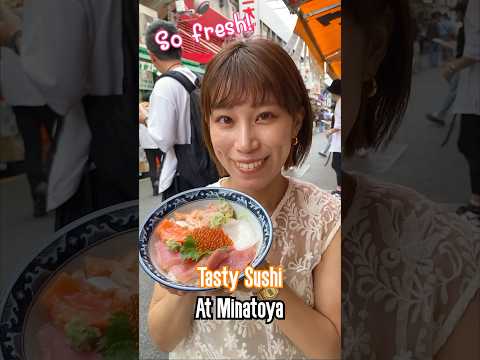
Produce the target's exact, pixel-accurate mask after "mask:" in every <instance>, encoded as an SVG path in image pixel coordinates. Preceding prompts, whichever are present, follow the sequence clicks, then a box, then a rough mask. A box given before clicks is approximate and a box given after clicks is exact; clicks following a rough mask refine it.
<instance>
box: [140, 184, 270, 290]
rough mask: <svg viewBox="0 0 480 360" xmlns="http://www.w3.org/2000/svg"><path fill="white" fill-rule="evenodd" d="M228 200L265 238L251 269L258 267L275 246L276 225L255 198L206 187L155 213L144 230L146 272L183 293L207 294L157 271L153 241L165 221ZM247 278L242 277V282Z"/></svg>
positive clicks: (142, 254) (175, 199) (175, 198)
mask: <svg viewBox="0 0 480 360" xmlns="http://www.w3.org/2000/svg"><path fill="white" fill-rule="evenodd" d="M218 200H226V201H228V202H229V203H230V204H231V205H232V206H233V208H234V209H235V212H236V213H237V214H239V213H240V214H242V215H243V216H245V217H246V218H248V220H249V221H250V223H251V224H252V225H253V226H255V227H256V228H257V230H258V232H259V233H260V234H261V242H260V244H259V245H258V249H257V254H256V256H255V258H254V259H253V261H252V263H251V266H252V267H256V266H258V265H259V264H260V263H261V262H262V261H263V260H264V259H265V257H266V256H267V254H268V251H269V250H270V247H271V246H272V236H273V231H272V221H271V220H270V217H269V216H268V213H267V211H266V210H265V209H264V208H263V207H262V206H261V205H260V204H259V203H258V202H257V201H256V200H255V199H253V198H252V197H250V196H248V195H246V194H244V193H241V192H239V191H235V190H231V189H225V188H215V187H203V188H197V189H192V190H188V191H185V192H182V193H180V194H177V195H175V196H173V197H171V198H169V199H167V200H166V201H164V202H163V203H162V204H161V205H160V207H159V208H158V209H157V210H155V211H154V212H153V213H152V214H151V215H150V216H149V217H148V218H147V220H146V221H145V223H144V225H143V226H142V227H141V229H140V237H139V259H140V264H141V265H142V267H143V269H144V270H145V272H146V273H147V274H148V275H149V276H150V277H151V278H152V279H154V280H155V281H157V282H158V283H160V284H162V285H164V286H167V287H170V288H173V289H175V290H181V291H206V290H211V289H204V288H200V287H197V286H194V285H188V284H183V283H180V282H178V281H175V280H174V279H171V278H169V277H167V276H166V274H165V273H164V272H163V271H161V270H159V269H157V267H156V266H155V265H154V263H153V260H152V257H151V243H150V241H151V239H152V234H153V232H154V230H155V227H156V226H157V224H158V223H160V222H161V221H162V220H163V219H166V218H169V217H172V216H173V214H174V213H175V212H176V211H181V212H189V211H192V210H194V209H197V208H204V207H207V206H208V204H209V203H210V202H214V201H218ZM243 277H244V274H243V273H241V274H240V279H242V278H243Z"/></svg>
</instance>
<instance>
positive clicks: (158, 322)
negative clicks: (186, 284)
mask: <svg viewBox="0 0 480 360" xmlns="http://www.w3.org/2000/svg"><path fill="white" fill-rule="evenodd" d="M196 298H197V296H196V293H183V294H182V295H175V294H172V293H170V292H169V291H168V290H166V289H164V288H162V287H161V286H160V285H158V284H155V287H154V289H153V295H152V300H151V301H150V308H149V311H148V329H149V332H150V337H151V338H152V341H153V342H154V343H155V344H156V345H157V346H158V348H159V349H160V350H162V351H164V352H170V351H172V350H173V349H175V347H176V346H177V345H178V343H179V342H180V341H181V340H182V339H183V338H185V337H186V336H187V335H188V333H189V331H190V329H191V327H192V319H193V311H194V309H193V308H194V306H195V301H196Z"/></svg>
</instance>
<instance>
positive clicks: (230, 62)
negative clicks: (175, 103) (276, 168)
mask: <svg viewBox="0 0 480 360" xmlns="http://www.w3.org/2000/svg"><path fill="white" fill-rule="evenodd" d="M272 98H273V99H275V100H276V101H277V103H278V105H280V106H281V107H282V108H284V109H285V110H286V111H287V112H288V113H289V114H290V115H291V116H292V117H293V118H295V116H298V114H299V113H303V114H304V116H303V119H302V125H301V128H300V131H299V132H298V136H297V138H298V143H297V144H296V145H292V148H291V150H290V155H289V157H288V160H287V162H286V163H285V165H284V168H285V169H287V168H289V167H290V166H299V165H301V164H302V163H303V161H304V160H305V158H306V156H307V154H308V152H309V150H310V146H311V143H312V126H313V121H312V120H313V119H312V109H311V105H310V100H309V98H308V91H307V89H306V87H305V84H304V82H303V79H302V76H301V75H300V72H299V71H298V69H297V67H296V65H295V63H294V62H293V60H292V58H291V57H290V56H289V55H288V53H287V52H286V51H285V50H284V49H283V48H282V47H281V46H280V45H278V44H276V43H274V42H272V41H270V40H265V39H252V40H246V41H235V42H232V43H229V44H227V45H226V46H225V47H224V48H223V49H222V50H221V51H220V52H219V53H218V54H217V55H216V56H215V58H214V59H213V60H212V61H211V62H210V63H209V64H208V65H207V69H206V73H205V76H204V78H203V80H202V112H203V115H202V116H203V121H202V128H203V138H204V141H205V144H206V146H207V148H208V151H209V153H210V156H211V157H212V158H213V159H214V160H215V163H216V165H217V168H218V171H219V173H220V175H221V176H225V175H227V173H226V171H225V169H224V168H223V166H222V165H221V164H220V162H219V161H218V159H217V157H216V156H215V153H214V151H213V147H212V140H211V138H210V116H211V114H212V111H213V109H216V108H225V107H232V106H235V105H240V104H243V103H245V102H248V101H252V102H253V106H257V105H260V104H262V103H264V102H266V101H267V100H269V99H272Z"/></svg>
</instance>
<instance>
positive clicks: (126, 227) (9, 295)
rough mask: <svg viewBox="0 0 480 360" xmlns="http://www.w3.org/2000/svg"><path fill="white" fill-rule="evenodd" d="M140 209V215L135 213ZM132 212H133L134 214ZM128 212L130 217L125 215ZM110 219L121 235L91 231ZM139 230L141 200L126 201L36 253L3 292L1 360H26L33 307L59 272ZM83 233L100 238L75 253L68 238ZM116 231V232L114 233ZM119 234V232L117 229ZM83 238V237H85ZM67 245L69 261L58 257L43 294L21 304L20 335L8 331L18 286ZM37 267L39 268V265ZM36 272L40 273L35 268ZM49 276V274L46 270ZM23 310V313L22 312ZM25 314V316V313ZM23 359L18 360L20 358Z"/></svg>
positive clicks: (64, 232)
mask: <svg viewBox="0 0 480 360" xmlns="http://www.w3.org/2000/svg"><path fill="white" fill-rule="evenodd" d="M134 208H136V210H137V211H136V212H135V211H134V210H133V209H134ZM131 210H132V211H131ZM123 212H126V214H123ZM103 218H109V219H110V220H112V219H115V220H117V221H122V222H121V223H118V227H119V228H122V229H121V231H118V232H113V233H111V234H108V235H103V234H100V230H102V231H103V230H104V229H100V228H98V229H97V233H95V231H94V230H92V228H91V223H92V222H93V221H97V220H99V219H103ZM134 224H136V225H137V226H138V200H131V201H126V202H123V203H119V204H116V205H112V206H109V207H106V208H104V209H100V210H97V211H94V212H92V213H90V214H87V215H85V216H83V217H81V218H79V219H77V220H74V221H73V222H71V223H70V224H68V225H67V226H65V227H64V228H62V229H60V230H59V231H56V232H54V233H53V234H52V235H51V239H52V240H51V241H50V242H49V243H48V244H46V245H45V246H44V247H43V248H42V249H41V250H40V251H38V252H36V253H35V254H34V255H33V256H32V257H30V258H29V260H28V261H27V262H26V264H25V266H23V268H22V269H21V270H20V272H19V274H18V275H17V276H16V277H14V278H12V279H11V280H9V281H8V285H7V286H6V287H5V289H3V290H5V291H4V292H3V291H2V295H5V296H3V299H0V338H1V340H2V342H1V344H0V359H5V360H14V359H15V360H17V359H24V358H25V356H26V355H25V351H24V350H25V349H24V346H25V344H24V339H23V336H24V331H25V329H26V325H27V323H26V321H27V320H28V318H29V316H30V311H31V310H32V306H33V304H34V303H35V301H36V296H37V295H38V293H40V292H41V291H43V290H44V289H45V288H46V287H47V286H48V281H50V280H51V279H52V278H53V277H54V276H55V275H56V274H58V272H59V271H60V270H61V269H62V268H64V267H65V266H66V265H68V264H69V263H70V262H71V261H73V260H74V259H76V258H77V257H78V256H81V255H82V254H84V253H86V252H88V251H90V250H91V249H93V248H95V247H96V246H98V245H101V244H103V243H105V242H107V241H110V240H112V239H114V238H116V237H117V236H121V235H123V234H126V233H131V232H133V231H135V230H136V228H137V226H134ZM79 229H85V231H86V232H88V233H89V234H90V235H91V236H92V237H93V236H94V235H98V237H95V238H94V239H92V240H91V241H90V240H87V239H84V240H83V241H84V242H85V244H84V246H82V247H81V249H79V251H73V250H72V249H71V247H72V245H70V242H69V241H68V235H69V234H70V233H72V232H75V231H77V230H79ZM111 230H112V231H113V229H111ZM117 230H118V229H117ZM82 234H83V233H82ZM77 238H78V239H80V238H81V235H77ZM63 244H64V250H65V252H67V254H65V258H64V259H63V261H61V262H58V261H60V260H59V259H60V255H58V254H57V262H58V263H55V268H54V269H53V270H51V271H49V274H48V277H46V279H45V280H44V281H43V282H42V284H41V286H40V288H39V291H37V292H35V293H32V294H31V295H29V296H27V297H26V299H27V300H26V301H25V304H18V303H17V314H18V316H17V320H18V321H17V323H16V324H15V325H16V326H15V327H20V328H21V329H20V328H19V331H14V330H13V329H12V328H10V329H9V328H8V323H7V322H6V316H7V311H9V308H7V306H14V304H13V303H12V302H13V301H16V298H15V297H14V290H15V288H16V287H17V286H21V285H23V284H27V282H26V279H27V275H28V274H29V273H30V272H31V271H32V270H31V268H32V267H33V266H34V265H35V261H40V259H42V258H44V257H45V256H46V255H49V254H50V253H51V252H52V250H55V249H57V248H58V247H59V246H62V245H63ZM35 266H36V265H35ZM33 269H36V267H34V268H33ZM45 272H47V270H45ZM20 307H21V309H20ZM21 310H23V312H22V311H21ZM16 336H20V337H21V338H20V344H19V347H18V348H17V347H16V345H15V344H14V343H13V342H14V341H15V338H16ZM7 337H9V338H10V339H11V341H7V340H6V339H7ZM17 355H18V356H21V357H18V356H17Z"/></svg>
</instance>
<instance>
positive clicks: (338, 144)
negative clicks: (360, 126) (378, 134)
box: [327, 79, 342, 196]
mask: <svg viewBox="0 0 480 360" xmlns="http://www.w3.org/2000/svg"><path fill="white" fill-rule="evenodd" d="M327 90H328V91H330V92H331V93H332V96H333V98H334V100H335V101H336V103H335V111H334V115H333V126H332V128H331V129H329V130H328V131H327V136H331V143H330V149H329V150H330V152H331V153H332V168H333V170H335V174H336V175H337V188H336V189H335V190H334V191H332V194H333V195H336V196H341V195H342V99H341V95H342V87H341V80H339V79H335V80H333V82H332V83H331V84H330V86H329V87H328V89H327Z"/></svg>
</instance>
